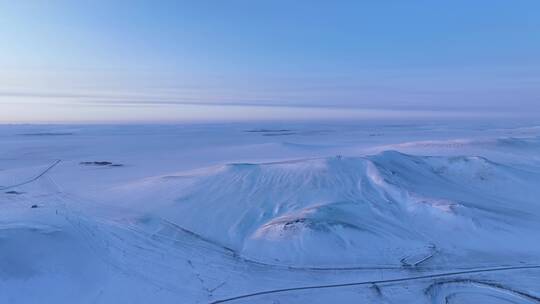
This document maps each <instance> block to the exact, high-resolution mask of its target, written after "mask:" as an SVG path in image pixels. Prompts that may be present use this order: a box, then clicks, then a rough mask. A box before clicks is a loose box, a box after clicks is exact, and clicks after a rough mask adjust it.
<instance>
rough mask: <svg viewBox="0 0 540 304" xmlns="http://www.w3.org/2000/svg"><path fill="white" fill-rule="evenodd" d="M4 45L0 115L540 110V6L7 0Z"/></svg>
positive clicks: (1, 4) (85, 117)
mask: <svg viewBox="0 0 540 304" xmlns="http://www.w3.org/2000/svg"><path fill="white" fill-rule="evenodd" d="M0 39H1V40H0V41H2V46H1V47H0V122H18V121H21V122H47V121H51V122H58V121H75V122H76V121H175V120H178V121H185V120H220V119H223V120H246V119H281V118H284V117H286V118H291V119H294V118H302V119H303V118H325V117H327V116H328V117H333V118H339V117H348V118H354V117H355V115H358V116H359V117H360V116H361V117H369V116H374V117H375V116H377V117H378V116H384V115H387V114H388V115H390V116H393V115H398V116H399V115H403V116H411V117H413V116H414V115H419V116H425V115H443V116H444V115H449V113H450V114H452V115H458V116H459V115H471V113H474V114H477V115H490V114H494V115H500V114H501V113H505V114H509V113H511V112H512V113H518V114H519V115H521V114H522V113H529V114H530V113H537V112H538V111H539V109H540V94H539V93H540V55H538V54H540V2H539V1H536V0H530V1H497V0H491V1H483V0H478V1H462V0H454V1H397V0H395V1H390V0H388V1H384V0H382V1H375V0H373V1H371V0H366V1H127V0H126V1H120V0H118V1H101V0H98V1H54V0H52V1H38V0H35V1H7V0H0ZM518 114H516V115H518Z"/></svg>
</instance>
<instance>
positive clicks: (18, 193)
mask: <svg viewBox="0 0 540 304" xmlns="http://www.w3.org/2000/svg"><path fill="white" fill-rule="evenodd" d="M5 193H6V194H14V195H20V194H24V192H19V191H14V190H12V191H6V192H5Z"/></svg>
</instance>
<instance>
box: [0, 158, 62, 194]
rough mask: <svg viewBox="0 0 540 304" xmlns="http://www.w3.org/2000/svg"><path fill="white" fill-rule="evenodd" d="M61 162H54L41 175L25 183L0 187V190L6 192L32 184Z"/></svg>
mask: <svg viewBox="0 0 540 304" xmlns="http://www.w3.org/2000/svg"><path fill="white" fill-rule="evenodd" d="M61 161H62V160H61V159H58V160H56V161H55V162H54V163H53V164H52V165H50V166H49V167H47V168H46V169H45V170H43V171H42V172H41V173H39V174H38V175H36V176H35V177H33V178H31V179H29V180H27V181H25V182H21V183H18V184H15V185H10V186H4V187H0V190H8V189H11V188H16V187H20V186H24V185H27V184H30V183H33V182H35V181H37V180H38V179H40V178H41V177H42V176H43V175H45V174H47V172H49V171H50V170H52V169H53V168H54V167H56V165H58V164H59V163H60V162H61Z"/></svg>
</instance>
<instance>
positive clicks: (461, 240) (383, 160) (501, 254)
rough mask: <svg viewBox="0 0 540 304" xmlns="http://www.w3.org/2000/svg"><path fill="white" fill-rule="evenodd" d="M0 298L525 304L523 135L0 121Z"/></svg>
mask: <svg viewBox="0 0 540 304" xmlns="http://www.w3.org/2000/svg"><path fill="white" fill-rule="evenodd" d="M0 148H1V149H0V191H1V192H0V207H1V212H0V303H329V302H334V303H358V302H368V303H538V302H540V285H539V284H538V282H540V242H539V240H540V238H539V236H538V234H539V233H540V202H539V201H538V197H540V188H539V185H540V127H537V126H535V125H512V126H507V125H504V127H501V125H495V124H492V125H490V124H487V125H486V124H480V123H471V122H468V123H459V124H458V123H446V124H443V123H425V124H418V123H417V124H411V123H403V124H391V123H384V122H377V123H376V122H369V123H362V124H360V123H356V124H345V123H341V124H337V123H334V124H331V123H320V124H314V123H310V124H308V123H305V124H300V123H295V124H280V125H270V124H267V125H264V126H260V125H255V124H248V123H245V124H212V125H202V124H201V125H197V124H194V125H162V126H157V125H154V126H149V125H146V126H143V125H140V126H137V125H124V126H105V125H88V126H75V125H41V126H40V125H13V126H9V125H4V126H1V127H0Z"/></svg>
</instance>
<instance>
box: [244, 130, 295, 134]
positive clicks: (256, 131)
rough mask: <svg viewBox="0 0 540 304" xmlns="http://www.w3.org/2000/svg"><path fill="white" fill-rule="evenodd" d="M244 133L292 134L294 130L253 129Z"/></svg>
mask: <svg viewBox="0 0 540 304" xmlns="http://www.w3.org/2000/svg"><path fill="white" fill-rule="evenodd" d="M244 132H249V133H283V132H292V130H289V129H252V130H245V131H244Z"/></svg>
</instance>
